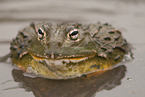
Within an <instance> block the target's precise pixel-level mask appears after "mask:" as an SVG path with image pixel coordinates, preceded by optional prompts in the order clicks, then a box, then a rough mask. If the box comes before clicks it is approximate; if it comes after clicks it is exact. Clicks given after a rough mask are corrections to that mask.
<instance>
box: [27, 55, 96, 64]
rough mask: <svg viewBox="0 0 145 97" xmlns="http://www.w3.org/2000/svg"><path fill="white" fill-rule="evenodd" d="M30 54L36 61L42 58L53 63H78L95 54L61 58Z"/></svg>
mask: <svg viewBox="0 0 145 97" xmlns="http://www.w3.org/2000/svg"><path fill="white" fill-rule="evenodd" d="M30 55H31V56H32V57H33V59H35V60H37V61H43V60H45V61H46V60H47V63H48V62H49V63H54V64H55V65H61V64H62V63H78V62H81V61H85V60H88V59H89V58H93V57H94V56H95V54H93V55H89V56H80V57H79V56H77V57H66V56H65V57H63V58H58V59H55V58H47V57H44V56H39V55H34V54H32V53H30Z"/></svg>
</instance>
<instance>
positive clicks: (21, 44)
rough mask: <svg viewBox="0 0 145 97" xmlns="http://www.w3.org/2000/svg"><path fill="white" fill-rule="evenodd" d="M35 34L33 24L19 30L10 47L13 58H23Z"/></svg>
mask: <svg viewBox="0 0 145 97" xmlns="http://www.w3.org/2000/svg"><path fill="white" fill-rule="evenodd" d="M34 35H35V30H34V27H33V25H32V24H31V25H30V26H28V27H26V28H24V29H22V30H20V31H19V32H18V34H17V36H16V38H14V39H13V40H12V42H11V47H10V49H11V56H12V58H13V57H15V58H21V57H22V56H23V55H24V54H27V49H28V46H29V43H30V42H31V40H32V38H33V36H34Z"/></svg>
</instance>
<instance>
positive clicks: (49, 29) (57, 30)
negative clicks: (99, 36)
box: [29, 24, 96, 61]
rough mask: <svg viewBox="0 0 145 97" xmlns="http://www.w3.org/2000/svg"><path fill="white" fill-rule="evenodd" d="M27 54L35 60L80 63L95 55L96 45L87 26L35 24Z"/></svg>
mask: <svg viewBox="0 0 145 97" xmlns="http://www.w3.org/2000/svg"><path fill="white" fill-rule="evenodd" d="M35 30H36V31H35V32H36V35H35V36H34V37H33V39H32V42H31V46H30V47H29V52H30V53H31V55H32V56H35V58H45V59H54V60H55V59H68V60H71V59H72V60H77V61H79V60H80V61H82V60H85V59H87V58H89V57H93V56H95V54H96V44H95V43H94V42H93V41H92V36H91V35H90V33H89V32H88V31H89V29H88V27H87V26H82V25H80V24H59V25H52V24H37V25H35Z"/></svg>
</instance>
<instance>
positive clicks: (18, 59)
mask: <svg viewBox="0 0 145 97" xmlns="http://www.w3.org/2000/svg"><path fill="white" fill-rule="evenodd" d="M10 50H11V59H12V63H13V64H14V65H15V66H17V67H19V68H21V69H23V70H24V71H26V72H28V73H33V74H35V75H38V76H41V77H45V78H49V79H68V78H74V77H80V76H82V75H86V74H90V73H93V72H96V71H101V70H106V69H109V68H111V67H112V66H114V65H115V64H117V63H119V62H120V61H121V60H122V59H123V58H124V56H125V55H126V54H127V53H128V52H129V47H128V43H127V42H126V40H125V39H124V38H123V36H122V33H121V31H119V30H117V29H115V28H114V27H112V25H110V24H108V23H105V24H102V23H96V24H79V23H62V24H51V23H37V24H34V23H31V24H30V26H28V27H26V28H24V29H22V30H20V31H19V33H18V35H17V36H16V38H14V39H13V40H12V42H11V47H10Z"/></svg>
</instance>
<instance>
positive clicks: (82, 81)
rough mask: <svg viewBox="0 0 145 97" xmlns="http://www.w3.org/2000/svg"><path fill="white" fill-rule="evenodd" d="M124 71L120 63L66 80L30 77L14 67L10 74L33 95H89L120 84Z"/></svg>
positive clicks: (45, 96) (83, 96)
mask: <svg viewBox="0 0 145 97" xmlns="http://www.w3.org/2000/svg"><path fill="white" fill-rule="evenodd" d="M125 72H126V67H125V66H124V65H121V66H119V67H116V68H114V69H111V70H108V71H105V72H103V73H100V74H97V75H96V76H95V75H93V76H90V77H88V76H82V77H81V78H75V79H68V80H51V79H45V78H39V77H37V78H30V77H27V76H24V75H23V71H21V70H16V69H13V71H12V75H13V77H14V80H15V81H16V82H20V83H22V86H23V88H25V89H30V90H31V91H32V92H33V94H34V95H35V97H91V96H93V95H95V93H97V92H99V91H101V90H103V89H106V90H111V89H113V88H115V87H116V86H118V85H120V84H121V80H122V79H123V78H124V76H125Z"/></svg>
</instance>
